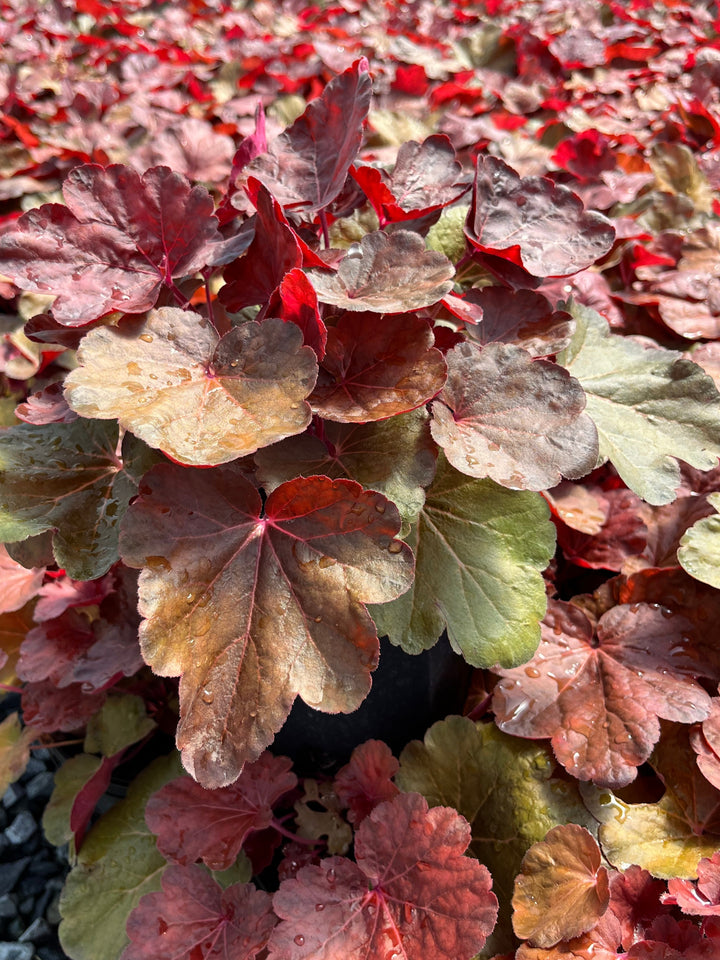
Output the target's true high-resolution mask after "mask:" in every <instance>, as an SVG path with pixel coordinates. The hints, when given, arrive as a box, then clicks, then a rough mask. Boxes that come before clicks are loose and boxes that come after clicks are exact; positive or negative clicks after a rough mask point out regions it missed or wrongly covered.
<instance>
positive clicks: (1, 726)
mask: <svg viewBox="0 0 720 960" xmlns="http://www.w3.org/2000/svg"><path fill="white" fill-rule="evenodd" d="M36 736H37V731H36V730H33V728H32V727H24V726H23V725H22V724H21V722H20V714H19V713H9V714H8V715H7V716H6V717H5V719H4V720H2V721H1V722H0V791H2V793H5V791H6V790H7V788H8V787H9V786H10V784H11V783H14V782H15V781H16V780H17V779H18V777H21V776H22V775H23V773H24V772H25V767H26V766H27V762H28V760H29V759H30V744H31V743H32V741H33V740H34V739H35V737H36Z"/></svg>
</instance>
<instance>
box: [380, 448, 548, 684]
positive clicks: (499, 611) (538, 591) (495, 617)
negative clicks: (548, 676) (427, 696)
mask: <svg viewBox="0 0 720 960" xmlns="http://www.w3.org/2000/svg"><path fill="white" fill-rule="evenodd" d="M548 515H549V511H548V509H547V505H546V503H545V502H544V500H543V499H542V497H541V496H540V495H539V494H537V493H531V492H528V491H518V490H507V489H506V488H505V487H500V486H498V485H497V484H495V483H493V481H492V480H473V479H472V478H470V477H466V476H464V475H463V474H461V473H458V472H457V471H455V470H454V469H453V468H452V467H451V466H449V464H447V462H446V461H444V460H440V461H439V463H438V471H437V475H436V477H435V480H434V482H433V485H432V486H431V487H430V489H429V491H428V493H427V499H426V501H425V505H424V507H423V509H422V511H421V512H420V516H419V517H418V521H417V526H416V527H415V528H414V530H413V532H412V534H411V535H410V537H409V538H408V543H409V544H410V545H411V546H412V547H413V549H414V551H415V555H416V572H415V581H414V583H413V585H412V587H411V588H410V590H409V591H408V592H407V593H406V594H405V595H404V596H403V597H402V598H401V599H400V600H396V601H394V602H393V603H391V604H389V605H387V606H384V607H379V608H373V611H372V612H373V617H374V618H375V620H376V622H377V624H378V628H379V629H380V631H381V633H386V634H387V635H388V636H389V637H390V638H391V640H392V641H393V643H396V644H398V645H400V646H402V648H403V649H404V650H406V651H407V652H408V653H419V652H420V651H421V650H426V649H428V648H429V647H432V646H433V645H434V643H435V641H436V640H437V639H438V637H439V636H440V634H441V633H442V631H443V630H444V629H447V631H448V635H449V637H450V641H451V643H452V645H453V646H454V648H455V649H456V650H460V651H461V652H462V654H463V656H464V657H465V659H466V660H467V661H468V663H472V664H473V665H474V666H486V667H487V666H491V665H493V664H495V663H507V664H514V663H523V662H524V661H525V660H527V659H528V657H529V656H531V654H532V652H533V651H534V650H535V648H536V646H537V643H538V637H539V633H540V627H539V621H540V620H541V619H542V616H543V614H544V612H545V607H546V598H545V584H544V581H543V578H542V575H541V571H542V570H543V569H544V568H545V567H546V566H547V564H548V563H549V561H550V558H551V557H552V554H553V550H554V547H555V531H554V528H553V526H552V524H551V523H550V522H549V520H548Z"/></svg>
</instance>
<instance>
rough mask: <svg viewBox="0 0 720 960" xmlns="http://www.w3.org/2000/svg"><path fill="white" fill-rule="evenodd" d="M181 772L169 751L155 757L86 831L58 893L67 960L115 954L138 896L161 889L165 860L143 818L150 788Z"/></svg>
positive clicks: (107, 958) (111, 959) (107, 959)
mask: <svg viewBox="0 0 720 960" xmlns="http://www.w3.org/2000/svg"><path fill="white" fill-rule="evenodd" d="M181 773H182V767H181V765H180V756H179V754H177V753H173V754H171V755H170V756H168V757H160V758H158V759H157V760H155V761H154V763H152V764H151V765H150V766H149V767H148V768H147V769H146V770H144V771H143V772H142V773H141V774H140V776H139V777H137V778H136V779H135V781H134V782H133V783H132V784H131V786H130V789H129V790H128V793H127V796H126V797H125V799H124V800H121V801H120V802H119V803H118V804H117V805H116V806H114V807H113V808H112V810H109V811H108V812H107V813H106V814H105V815H104V816H102V817H101V818H100V819H99V820H98V822H97V823H96V824H95V826H94V827H93V828H92V830H91V831H90V832H89V833H88V835H87V838H86V840H85V843H84V844H83V846H82V849H81V850H80V854H79V856H78V864H77V866H75V867H74V868H73V869H72V870H71V871H70V873H69V875H68V878H67V880H66V882H65V887H64V889H63V892H62V895H61V898H60V913H61V914H62V918H63V919H62V922H61V924H60V930H59V934H60V943H61V945H62V948H63V950H64V951H65V953H66V954H67V955H68V956H69V957H71V958H72V960H117V957H119V956H120V954H121V953H122V951H123V948H124V947H125V945H126V943H127V942H128V938H127V936H126V934H125V922H126V920H127V918H128V914H129V913H130V911H131V910H132V909H133V908H134V907H135V906H136V905H137V903H138V901H139V900H140V897H141V896H143V894H145V893H151V892H152V891H154V890H159V889H160V877H161V875H162V872H163V870H164V869H165V867H166V866H167V863H166V861H165V858H164V857H163V856H162V854H161V853H159V852H158V849H157V847H156V845H155V837H154V836H153V835H152V834H151V833H150V831H149V830H148V828H147V826H146V824H145V816H144V813H145V806H146V804H147V801H148V798H149V797H150V795H151V794H153V793H155V791H156V790H159V789H160V787H162V786H163V785H164V784H166V783H167V782H168V781H169V780H172V779H174V778H175V777H177V776H179V775H180V774H181Z"/></svg>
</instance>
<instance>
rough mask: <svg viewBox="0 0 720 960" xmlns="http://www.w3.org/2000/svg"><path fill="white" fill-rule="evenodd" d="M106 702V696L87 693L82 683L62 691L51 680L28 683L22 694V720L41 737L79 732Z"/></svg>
mask: <svg viewBox="0 0 720 960" xmlns="http://www.w3.org/2000/svg"><path fill="white" fill-rule="evenodd" d="M104 702H105V694H104V693H101V692H97V691H95V692H94V693H87V692H86V691H85V690H83V689H82V684H80V683H71V684H70V685H69V686H67V687H63V688H62V689H60V688H59V687H56V686H55V685H54V684H52V683H50V682H49V681H48V680H42V681H41V682H40V683H28V684H26V685H25V686H24V687H23V692H22V712H23V720H24V721H25V723H26V724H27V726H29V727H32V728H33V729H34V730H36V731H37V732H38V733H55V732H57V731H58V730H63V731H70V730H79V729H80V728H81V727H84V726H85V724H86V723H87V721H88V720H89V719H90V717H92V716H93V714H95V713H97V712H98V710H99V709H100V707H101V706H102V705H103V703H104Z"/></svg>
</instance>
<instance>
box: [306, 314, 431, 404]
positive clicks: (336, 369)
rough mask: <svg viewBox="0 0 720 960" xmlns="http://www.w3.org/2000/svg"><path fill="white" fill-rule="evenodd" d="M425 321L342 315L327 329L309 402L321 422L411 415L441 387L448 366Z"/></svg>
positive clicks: (392, 317)
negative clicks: (437, 348)
mask: <svg viewBox="0 0 720 960" xmlns="http://www.w3.org/2000/svg"><path fill="white" fill-rule="evenodd" d="M434 342H435V339H434V337H433V333H432V330H431V329H430V326H429V324H428V323H427V321H425V320H423V319H422V318H420V317H417V316H415V315H414V314H404V315H402V316H387V317H382V318H381V319H379V320H378V318H372V320H371V322H370V323H368V317H367V316H366V315H363V314H355V315H353V314H352V313H346V314H344V315H343V316H342V317H340V319H339V320H338V322H337V324H336V325H335V326H334V327H331V328H330V329H329V330H328V338H327V346H326V353H325V358H324V359H323V361H322V363H321V365H320V373H319V375H318V382H317V386H316V387H315V389H314V390H313V393H312V395H311V397H310V402H311V403H312V404H313V408H314V409H315V410H316V411H317V412H318V413H319V414H320V416H321V417H323V418H324V419H326V420H338V421H340V422H341V423H367V422H368V421H370V420H384V419H387V418H388V417H394V416H396V415H397V414H399V413H405V412H407V411H408V410H414V409H415V408H416V407H419V406H421V404H424V403H425V402H426V401H427V400H429V399H431V398H432V397H434V396H435V394H436V393H437V392H438V390H440V388H441V387H442V385H443V384H444V383H445V377H446V374H447V367H446V365H445V360H444V359H443V355H442V353H440V351H439V350H436V349H435V347H434V346H433V344H434Z"/></svg>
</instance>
